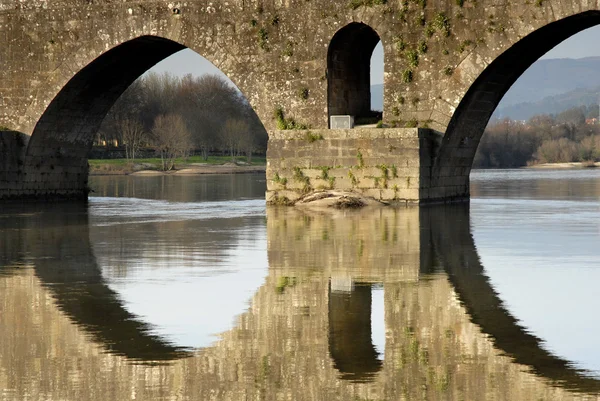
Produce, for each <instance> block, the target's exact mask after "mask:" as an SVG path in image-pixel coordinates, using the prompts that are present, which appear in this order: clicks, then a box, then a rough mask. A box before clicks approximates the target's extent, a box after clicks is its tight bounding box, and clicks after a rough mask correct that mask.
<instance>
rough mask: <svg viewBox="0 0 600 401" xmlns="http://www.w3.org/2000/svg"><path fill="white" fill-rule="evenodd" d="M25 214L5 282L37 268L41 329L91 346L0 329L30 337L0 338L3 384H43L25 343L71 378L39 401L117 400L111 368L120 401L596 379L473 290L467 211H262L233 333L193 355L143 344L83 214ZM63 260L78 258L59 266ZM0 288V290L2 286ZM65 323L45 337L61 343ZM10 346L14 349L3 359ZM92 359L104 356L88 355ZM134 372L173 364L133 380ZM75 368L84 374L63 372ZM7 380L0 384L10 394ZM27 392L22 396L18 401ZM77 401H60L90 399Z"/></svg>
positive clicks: (302, 396) (484, 395) (449, 395)
mask: <svg viewBox="0 0 600 401" xmlns="http://www.w3.org/2000/svg"><path fill="white" fill-rule="evenodd" d="M20 213H21V215H20V216H19V217H15V216H14V214H12V215H11V218H10V219H6V218H5V217H6V216H4V217H2V223H4V224H3V225H2V226H1V227H2V229H0V235H1V239H2V240H4V238H5V237H6V238H8V237H9V236H10V237H11V238H12V239H11V241H12V242H11V243H12V244H20V245H16V246H22V247H23V248H21V250H20V251H19V252H11V253H10V255H8V256H7V255H4V256H3V259H1V260H3V261H4V262H3V264H5V266H4V267H3V268H2V270H3V271H5V272H6V271H9V270H10V269H11V267H10V266H11V265H13V264H15V263H14V262H16V263H17V264H19V263H20V264H23V263H29V264H33V265H34V270H33V272H34V273H35V276H36V277H37V278H39V281H40V282H41V286H40V287H41V288H35V286H34V285H30V287H28V288H29V289H28V290H27V291H24V292H23V294H34V296H38V297H39V293H43V292H49V293H50V294H51V295H52V298H53V299H54V301H55V305H56V306H54V304H52V305H50V304H49V305H46V306H42V307H43V308H46V310H47V312H46V316H51V315H58V314H63V315H66V316H67V317H68V318H69V320H70V322H73V323H75V324H76V325H77V327H79V328H81V329H83V331H84V332H85V333H86V334H87V336H69V337H68V338H70V339H71V338H77V339H78V340H77V342H73V343H71V342H64V343H63V342H61V341H58V340H57V339H56V336H53V335H44V333H42V334H40V333H38V332H35V330H34V329H32V328H35V327H40V326H38V322H36V320H35V316H33V317H31V318H30V319H29V320H27V319H28V318H26V316H25V315H27V314H24V316H23V317H21V316H15V317H14V318H11V317H9V316H7V315H6V314H4V315H2V316H3V319H4V320H3V322H7V321H8V322H18V324H19V325H20V326H19V327H24V328H26V330H24V331H23V333H28V334H27V335H28V336H32V337H35V338H34V339H32V340H31V342H30V341H29V340H27V341H21V340H19V339H18V338H16V337H15V336H13V337H15V338H14V339H11V337H10V333H11V332H12V331H11V330H13V329H14V327H13V326H10V325H9V324H5V325H3V326H2V327H0V334H1V335H0V354H1V355H2V359H1V360H0V361H1V363H2V364H3V365H2V367H3V368H4V371H5V372H15V373H10V375H17V376H14V377H13V376H10V375H9V376H8V377H9V379H10V380H12V382H14V381H18V380H19V378H20V377H24V376H26V375H27V374H29V375H30V376H31V377H36V378H37V377H38V375H39V373H38V371H37V370H36V368H35V366H36V363H35V362H30V363H24V362H23V361H29V360H30V359H31V361H35V359H36V358H38V356H37V353H36V352H33V351H31V349H32V347H30V346H29V344H30V343H31V344H35V347H33V348H35V349H44V350H51V352H53V353H55V354H56V355H59V356H57V357H56V362H54V363H55V364H57V365H60V364H64V365H65V366H67V367H68V368H65V372H67V373H68V374H67V373H64V374H63V373H61V371H60V370H59V371H58V372H57V373H54V372H52V373H49V375H50V376H51V380H50V381H49V382H48V383H54V384H48V383H46V384H45V385H46V386H48V388H50V390H48V392H49V393H53V392H55V393H56V394H61V393H60V391H61V389H64V388H67V387H66V386H68V383H69V380H71V378H72V376H73V374H76V375H77V377H79V378H80V379H81V380H82V382H85V383H88V384H86V387H85V388H84V389H83V390H80V391H84V392H92V393H94V394H96V395H97V396H98V397H100V398H97V399H108V398H110V397H109V394H108V393H107V392H106V391H107V389H111V388H112V387H111V386H110V385H107V383H106V382H105V381H103V377H102V375H99V374H98V372H101V371H103V369H106V366H111V367H113V368H114V369H115V371H116V372H119V380H120V381H119V383H121V385H120V387H119V388H120V389H121V390H119V391H123V393H122V394H121V393H119V394H121V395H122V397H121V398H127V397H129V396H130V393H131V389H132V388H135V389H136V391H138V395H139V397H140V398H141V399H153V398H156V399H160V397H163V398H164V397H165V395H166V394H179V395H181V396H182V397H183V398H185V397H188V398H190V399H194V398H197V399H210V397H211V394H212V395H214V394H218V396H219V397H220V398H221V399H223V398H225V399H226V398H230V399H239V397H240V394H244V396H245V397H248V398H259V397H261V396H263V397H266V398H268V399H269V398H273V399H275V398H277V397H282V398H287V399H295V400H311V401H312V400H321V399H354V398H357V397H358V398H362V399H367V398H370V399H398V398H401V397H402V396H404V397H405V398H407V399H458V398H459V397H463V398H465V399H512V400H530V399H540V398H542V399H572V398H576V397H577V395H576V394H571V393H570V392H568V391H565V389H568V390H574V391H577V392H584V393H590V394H596V393H598V392H599V391H600V390H599V388H598V381H597V380H596V379H594V378H592V377H589V376H586V374H585V372H582V371H580V370H578V369H576V368H574V367H573V364H572V363H570V362H569V361H566V360H564V359H561V358H558V357H556V356H554V355H553V354H552V353H551V352H548V351H546V350H544V348H543V346H542V341H541V340H540V339H538V338H536V337H534V336H532V335H530V334H528V333H527V332H526V331H525V329H524V328H522V327H521V326H519V325H518V323H517V322H516V320H515V319H514V318H513V317H512V316H511V315H510V314H509V313H508V312H507V310H506V308H505V307H504V306H503V305H502V301H501V300H500V299H499V298H498V296H497V294H495V293H494V291H493V288H492V287H491V285H490V284H489V281H488V279H487V278H486V277H485V276H484V275H483V273H484V269H483V266H482V265H481V263H480V262H479V259H478V256H477V251H476V249H475V246H474V242H473V239H472V236H471V232H470V228H469V210H468V207H464V206H450V207H440V208H438V207H432V208H422V209H416V208H415V209H402V210H395V209H381V210H372V211H362V212H359V213H354V212H346V213H341V214H340V213H334V214H323V213H313V212H308V211H307V212H301V211H298V210H293V209H268V210H267V222H266V225H267V226H266V229H267V233H268V246H267V250H268V256H269V265H270V266H269V274H268V276H267V277H266V278H265V282H264V285H262V286H261V287H260V288H258V289H257V290H256V293H255V294H254V295H253V297H252V299H251V302H250V306H249V308H248V310H247V311H246V312H245V313H243V314H242V315H240V316H238V317H237V318H236V322H235V324H234V327H233V328H232V329H231V330H229V331H227V332H224V333H222V334H221V337H220V338H221V339H220V340H219V341H218V342H216V343H215V344H214V345H212V346H211V347H207V348H204V349H200V350H195V351H188V350H181V349H179V348H177V347H174V346H173V345H172V344H169V343H168V342H166V341H164V339H161V338H160V337H158V336H154V335H152V333H151V331H149V330H148V329H149V327H148V325H147V324H145V323H144V322H143V320H142V319H140V318H139V317H136V316H134V315H133V314H131V313H129V312H127V310H126V309H125V308H124V307H123V305H122V304H121V303H120V302H119V300H118V296H117V294H115V293H114V292H112V291H111V290H110V289H109V288H108V287H107V286H106V283H105V282H104V281H103V279H102V276H101V274H100V269H99V267H98V265H97V262H96V258H95V255H94V252H92V250H91V244H90V241H89V239H88V236H89V228H88V223H87V211H86V209H85V208H82V209H74V208H72V207H67V208H66V210H64V209H62V211H61V208H60V207H57V206H52V207H48V208H44V209H39V208H30V209H28V210H26V211H23V210H22V211H21V212H20ZM36 214H41V215H44V218H43V219H39V218H34V217H33V216H35V215H36ZM38 217H39V216H38ZM42 220H43V221H42ZM73 246H76V247H78V249H79V250H78V251H77V252H72V251H70V249H71V247H73ZM11 255H13V256H11ZM14 255H16V256H14ZM11 258H12V259H11ZM9 259H10V260H9ZM15 270H17V269H13V271H15ZM1 276H2V275H1V274H0V287H2V286H4V285H5V282H6V280H10V277H9V278H6V277H4V278H2V277H1ZM348 283H354V287H353V289H354V291H347V290H348V289H349V290H352V285H351V284H350V285H348ZM375 284H377V285H378V286H383V289H384V307H383V309H384V310H383V314H384V316H385V332H386V341H385V350H384V356H383V358H382V357H380V356H378V355H377V352H376V350H375V348H374V346H373V341H372V335H373V333H372V332H373V324H372V322H371V320H370V315H371V312H372V311H371V309H372V308H373V296H372V293H371V287H372V286H373V285H375ZM2 288H4V287H2ZM344 290H345V291H344ZM10 293H11V294H13V293H16V292H15V291H11V292H10ZM36 294H37V295H36ZM9 301H10V300H6V299H4V300H2V302H0V312H2V313H7V312H10V311H11V310H12V309H11V305H10V302H9ZM53 308H54V309H57V312H54V311H53ZM13 309H14V310H17V309H16V308H13ZM63 320H65V319H63ZM60 324H61V326H60V327H59V328H58V329H57V331H56V332H67V331H69V330H71V331H72V329H71V328H70V327H67V326H66V325H63V324H62V323H60ZM70 325H73V324H70ZM119 326H122V327H119ZM42 327H44V326H42ZM52 334H55V332H53V333H52ZM65 338H67V337H65ZM132 339H133V340H132ZM90 340H91V341H90ZM18 341H20V342H19V344H21V345H22V347H21V348H18V347H15V346H14V343H16V342H18ZM73 341H75V340H73ZM25 343H26V345H24V344H25ZM136 343H137V344H136ZM95 344H100V345H102V347H103V348H104V349H105V350H107V351H109V352H105V353H100V354H97V353H93V352H89V351H88V350H89V349H92V348H93V347H94V346H95ZM8 349H19V353H8V352H6V350H8ZM72 349H77V350H82V351H81V352H72V354H74V355H75V358H76V359H75V360H70V359H66V360H64V361H62V360H60V358H61V356H60V355H63V354H67V353H68V352H66V350H72ZM3 352H5V353H3ZM48 352H50V351H48ZM13 354H14V355H13ZM181 356H189V357H188V358H181V359H179V358H180V357H181ZM28 358H29V359H28ZM169 358H170V359H169ZM131 359H134V360H148V361H161V360H162V361H165V360H172V361H173V362H172V363H170V364H164V365H161V366H160V367H145V366H138V365H136V367H135V368H131V367H130V366H131ZM59 361H60V362H59ZM78 364H81V366H84V368H82V369H76V370H75V371H73V370H72V369H73V368H72V367H73V366H79V365H78ZM24 366H25V367H24ZM28 366H32V368H31V371H30V372H29V371H28V370H27V369H29V368H28ZM68 369H71V370H68ZM145 369H151V371H152V372H154V373H152V374H146V373H144V372H146V371H145ZM152 369H158V370H152ZM28 372H29V373H28ZM73 372H75V373H73ZM156 372H160V374H155V373H156ZM142 377H143V378H142ZM3 380H5V379H4V378H2V377H0V385H3V386H4V387H6V388H8V387H7V384H6V383H4V382H3ZM10 380H9V382H10ZM12 382H10V383H12ZM34 382H35V383H37V381H32V383H34ZM10 383H9V384H10ZM140 383H142V384H143V385H140ZM306 383H311V386H312V387H311V388H312V390H311V391H306ZM53 386H55V387H53ZM331 389H335V391H336V392H335V394H333V393H331ZM28 391H29V390H28V387H27V386H26V385H23V389H22V393H17V396H16V398H15V399H19V398H18V396H19V395H22V394H26V393H28ZM76 395H77V394H73V395H72V396H70V397H67V398H70V399H86V397H83V398H82V397H76ZM113 397H114V394H113ZM21 398H23V397H21ZM56 398H59V397H56ZM88 398H90V397H88Z"/></svg>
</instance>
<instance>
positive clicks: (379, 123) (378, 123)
mask: <svg viewBox="0 0 600 401" xmlns="http://www.w3.org/2000/svg"><path fill="white" fill-rule="evenodd" d="M375 128H383V120H379V121H377V125H375Z"/></svg>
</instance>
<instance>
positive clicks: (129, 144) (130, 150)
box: [120, 118, 145, 160]
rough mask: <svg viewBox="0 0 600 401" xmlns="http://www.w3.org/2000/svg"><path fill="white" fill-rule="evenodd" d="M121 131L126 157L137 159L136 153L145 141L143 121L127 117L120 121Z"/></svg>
mask: <svg viewBox="0 0 600 401" xmlns="http://www.w3.org/2000/svg"><path fill="white" fill-rule="evenodd" d="M120 132H121V137H122V139H123V144H124V145H125V157H126V158H127V159H131V160H135V154H136V152H137V151H138V150H139V149H140V146H141V144H142V142H143V141H144V137H145V133H144V127H143V126H142V123H141V122H140V121H139V120H137V119H133V118H127V119H124V120H122V121H121V122H120Z"/></svg>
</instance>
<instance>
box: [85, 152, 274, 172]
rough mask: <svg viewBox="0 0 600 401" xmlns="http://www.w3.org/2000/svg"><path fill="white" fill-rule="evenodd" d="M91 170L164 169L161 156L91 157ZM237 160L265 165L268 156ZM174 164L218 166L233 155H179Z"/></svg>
mask: <svg viewBox="0 0 600 401" xmlns="http://www.w3.org/2000/svg"><path fill="white" fill-rule="evenodd" d="M88 162H89V165H90V172H91V173H103V172H104V173H113V174H117V173H120V174H129V173H133V172H135V171H140V170H157V171H159V170H162V161H161V159H160V158H159V157H154V158H144V159H135V162H133V161H132V160H130V159H129V160H128V159H90V160H89V161H88ZM235 162H241V163H244V164H249V165H252V166H265V165H266V164H267V161H266V158H265V157H264V156H263V157H256V156H254V157H252V161H251V162H248V159H247V158H246V157H244V156H240V157H236V158H235ZM173 163H174V165H175V166H176V167H177V168H185V167H190V166H191V165H194V166H195V167H197V166H198V165H208V166H218V165H223V164H225V163H231V157H229V156H208V158H206V159H205V158H204V156H190V157H178V158H175V159H174V160H173Z"/></svg>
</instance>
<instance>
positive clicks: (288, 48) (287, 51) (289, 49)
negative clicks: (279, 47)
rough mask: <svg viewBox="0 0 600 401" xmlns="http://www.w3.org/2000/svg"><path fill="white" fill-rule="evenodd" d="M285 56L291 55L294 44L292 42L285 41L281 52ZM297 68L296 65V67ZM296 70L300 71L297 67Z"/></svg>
mask: <svg viewBox="0 0 600 401" xmlns="http://www.w3.org/2000/svg"><path fill="white" fill-rule="evenodd" d="M282 54H283V55H284V56H285V57H291V56H293V55H294V44H293V43H292V42H289V41H288V42H287V43H286V45H285V49H283V53H282ZM296 68H297V67H296ZM298 72H300V70H299V69H298Z"/></svg>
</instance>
